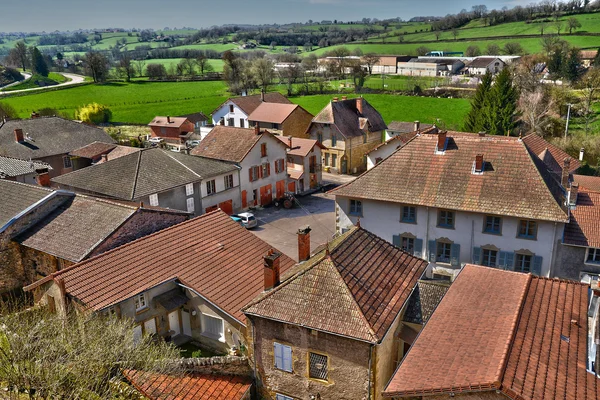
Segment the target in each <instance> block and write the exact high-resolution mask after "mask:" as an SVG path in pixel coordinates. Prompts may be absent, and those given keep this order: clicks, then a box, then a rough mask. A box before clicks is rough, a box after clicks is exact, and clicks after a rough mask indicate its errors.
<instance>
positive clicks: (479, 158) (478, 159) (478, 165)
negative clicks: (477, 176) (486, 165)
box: [475, 154, 483, 172]
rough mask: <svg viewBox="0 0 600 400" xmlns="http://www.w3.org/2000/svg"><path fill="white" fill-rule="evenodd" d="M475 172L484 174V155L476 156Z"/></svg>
mask: <svg viewBox="0 0 600 400" xmlns="http://www.w3.org/2000/svg"><path fill="white" fill-rule="evenodd" d="M475 172H483V154H477V155H476V156H475Z"/></svg>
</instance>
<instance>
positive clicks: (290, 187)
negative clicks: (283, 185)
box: [288, 181, 296, 193]
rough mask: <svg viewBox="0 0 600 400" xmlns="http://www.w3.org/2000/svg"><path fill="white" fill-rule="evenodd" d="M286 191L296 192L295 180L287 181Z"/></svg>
mask: <svg viewBox="0 0 600 400" xmlns="http://www.w3.org/2000/svg"><path fill="white" fill-rule="evenodd" d="M288 192H292V193H296V182H294V181H291V182H288Z"/></svg>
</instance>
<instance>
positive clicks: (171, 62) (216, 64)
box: [146, 58, 225, 72]
mask: <svg viewBox="0 0 600 400" xmlns="http://www.w3.org/2000/svg"><path fill="white" fill-rule="evenodd" d="M181 60H182V58H151V59H148V60H146V66H148V64H161V65H164V66H165V68H166V69H167V70H168V69H169V68H171V67H176V66H177V64H179V62H180V61H181ZM208 63H209V64H210V65H211V66H212V67H213V70H214V71H215V72H222V71H223V65H224V64H225V63H224V62H223V60H208ZM196 70H198V68H196Z"/></svg>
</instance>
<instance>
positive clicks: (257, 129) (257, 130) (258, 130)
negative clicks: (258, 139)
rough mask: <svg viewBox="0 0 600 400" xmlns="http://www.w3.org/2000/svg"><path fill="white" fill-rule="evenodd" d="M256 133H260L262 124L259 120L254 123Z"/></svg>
mask: <svg viewBox="0 0 600 400" xmlns="http://www.w3.org/2000/svg"><path fill="white" fill-rule="evenodd" d="M254 134H255V135H260V126H258V121H257V122H255V123H254Z"/></svg>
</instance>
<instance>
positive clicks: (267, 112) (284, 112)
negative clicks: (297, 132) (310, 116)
mask: <svg viewBox="0 0 600 400" xmlns="http://www.w3.org/2000/svg"><path fill="white" fill-rule="evenodd" d="M298 107H300V106H299V105H297V104H280V103H261V104H260V105H259V106H258V107H256V109H254V111H252V113H251V114H250V115H248V121H259V122H270V123H274V124H282V123H283V121H285V120H286V119H287V118H288V117H289V116H290V115H291V114H292V113H293V112H294V110H295V109H296V108H298Z"/></svg>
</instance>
